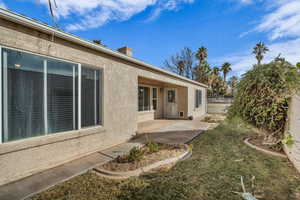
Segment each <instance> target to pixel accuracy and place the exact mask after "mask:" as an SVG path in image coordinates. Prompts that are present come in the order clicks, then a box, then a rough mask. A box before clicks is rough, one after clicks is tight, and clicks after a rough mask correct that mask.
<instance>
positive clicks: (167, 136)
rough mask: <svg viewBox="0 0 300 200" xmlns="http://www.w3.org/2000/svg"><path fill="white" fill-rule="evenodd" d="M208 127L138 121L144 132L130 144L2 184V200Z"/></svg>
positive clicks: (182, 122) (180, 139)
mask: <svg viewBox="0 0 300 200" xmlns="http://www.w3.org/2000/svg"><path fill="white" fill-rule="evenodd" d="M209 127H210V125H209V124H207V123H203V122H201V121H200V120H193V121H187V120H154V121H150V122H145V123H142V124H139V131H140V132H139V133H143V134H140V135H139V136H138V137H136V138H135V139H133V140H132V141H130V142H128V143H123V144H120V145H117V146H115V147H112V148H110V149H107V150H103V151H99V152H96V153H92V154H90V155H88V156H85V157H83V158H80V159H77V160H74V161H71V162H68V163H66V164H64V165H61V166H58V167H55V168H52V169H49V170H46V171H44V172H41V173H38V174H35V175H32V176H30V177H27V178H24V179H22V180H19V181H16V182H14V183H10V184H7V185H4V186H0V200H15V199H16V200H19V199H25V198H28V197H30V196H32V195H33V194H36V193H39V192H41V191H44V190H46V189H48V188H50V187H52V186H54V185H56V184H59V183H61V182H64V181H66V180H68V179H71V178H72V177H75V176H78V175H80V174H83V173H85V172H87V171H88V170H90V169H92V168H94V167H96V166H98V165H101V164H104V163H106V162H108V161H110V160H112V159H114V158H116V157H117V156H119V155H123V154H125V153H127V152H129V151H130V149H131V148H132V147H134V146H139V145H141V144H142V143H146V142H147V141H149V139H150V140H153V141H156V142H160V143H170V144H182V143H187V142H189V141H191V140H192V139H193V138H195V137H196V136H198V135H199V134H200V133H201V132H203V131H204V130H207V129H208V128H209ZM145 133H147V134H145Z"/></svg>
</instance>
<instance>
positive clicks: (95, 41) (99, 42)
mask: <svg viewBox="0 0 300 200" xmlns="http://www.w3.org/2000/svg"><path fill="white" fill-rule="evenodd" d="M92 42H93V43H95V44H98V45H101V46H104V47H106V45H104V44H103V43H102V40H92Z"/></svg>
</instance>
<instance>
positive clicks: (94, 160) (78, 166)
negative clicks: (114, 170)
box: [0, 143, 140, 200]
mask: <svg viewBox="0 0 300 200" xmlns="http://www.w3.org/2000/svg"><path fill="white" fill-rule="evenodd" d="M139 145H140V144H139V143H123V144H120V145H117V146H114V147H112V148H110V149H106V150H104V151H99V152H96V153H93V154H90V155H88V156H85V157H83V158H80V159H77V160H74V161H71V162H68V163H66V164H64V165H61V166H58V167H55V168H52V169H49V170H46V171H44V172H41V173H38V174H35V175H32V176H30V177H27V178H24V179H22V180H19V181H16V182H14V183H10V184H7V185H4V186H0V200H19V199H25V198H27V197H29V196H32V195H33V194H36V193H39V192H41V191H43V190H46V189H48V188H50V187H52V186H54V185H56V184H59V183H61V182H64V181H66V180H68V179H71V178H72V177H75V176H78V175H80V174H83V173H85V172H87V171H88V170H90V169H92V168H94V167H96V166H97V165H101V164H104V163H106V162H108V161H110V160H112V159H114V158H116V157H117V156H119V155H123V154H125V153H127V152H128V151H129V150H130V149H131V148H132V147H134V146H139Z"/></svg>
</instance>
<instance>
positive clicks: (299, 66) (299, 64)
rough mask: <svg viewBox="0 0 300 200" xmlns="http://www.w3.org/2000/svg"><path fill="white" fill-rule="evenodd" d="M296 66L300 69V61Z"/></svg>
mask: <svg viewBox="0 0 300 200" xmlns="http://www.w3.org/2000/svg"><path fill="white" fill-rule="evenodd" d="M296 67H297V68H298V70H299V69H300V62H298V63H297V64H296Z"/></svg>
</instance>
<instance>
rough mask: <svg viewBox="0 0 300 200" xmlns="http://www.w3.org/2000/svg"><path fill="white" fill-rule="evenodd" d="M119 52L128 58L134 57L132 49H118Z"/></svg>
mask: <svg viewBox="0 0 300 200" xmlns="http://www.w3.org/2000/svg"><path fill="white" fill-rule="evenodd" d="M118 52H120V53H122V54H125V55H126V56H130V57H132V49H131V48H129V47H127V46H125V47H122V48H120V49H118Z"/></svg>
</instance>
